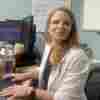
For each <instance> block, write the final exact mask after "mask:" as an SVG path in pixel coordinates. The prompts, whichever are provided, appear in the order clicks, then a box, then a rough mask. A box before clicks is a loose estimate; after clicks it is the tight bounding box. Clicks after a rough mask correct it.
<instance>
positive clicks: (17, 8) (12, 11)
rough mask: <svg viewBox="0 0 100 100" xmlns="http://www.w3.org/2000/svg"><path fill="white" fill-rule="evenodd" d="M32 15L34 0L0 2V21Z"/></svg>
mask: <svg viewBox="0 0 100 100" xmlns="http://www.w3.org/2000/svg"><path fill="white" fill-rule="evenodd" d="M31 13H32V0H0V20H3V19H5V18H21V17H23V16H26V15H29V14H31Z"/></svg>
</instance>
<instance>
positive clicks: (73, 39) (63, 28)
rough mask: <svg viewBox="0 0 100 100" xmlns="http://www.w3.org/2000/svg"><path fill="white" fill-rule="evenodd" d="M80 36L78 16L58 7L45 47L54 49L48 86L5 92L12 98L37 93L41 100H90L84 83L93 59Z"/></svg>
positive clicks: (14, 89)
mask: <svg viewBox="0 0 100 100" xmlns="http://www.w3.org/2000/svg"><path fill="white" fill-rule="evenodd" d="M78 35H79V34H78V33H77V30H76V23H75V19H74V15H73V14H72V12H71V11H70V10H68V9H66V8H55V9H53V10H52V11H50V12H49V14H48V23H47V33H46V40H47V41H46V46H45V47H49V50H50V52H49V55H48V62H49V64H50V75H49V79H48V87H47V89H46V90H45V89H41V88H34V87H31V86H28V85H26V86H25V85H24V86H15V87H14V88H13V89H10V91H9V93H8V94H5V95H11V97H10V99H11V98H13V99H14V98H15V97H20V96H35V97H37V98H39V100H86V97H85V93H84V86H85V82H86V79H87V76H88V72H89V60H88V58H87V56H86V55H85V54H84V52H83V50H81V49H80V46H79V45H80V43H79V36H78ZM45 53H46V51H44V55H45ZM43 59H44V58H43ZM40 72H41V71H40ZM37 73H38V71H37ZM35 75H36V76H38V74H36V73H35ZM36 76H35V78H36Z"/></svg>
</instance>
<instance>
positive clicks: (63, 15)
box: [50, 11, 71, 20]
mask: <svg viewBox="0 0 100 100" xmlns="http://www.w3.org/2000/svg"><path fill="white" fill-rule="evenodd" d="M59 18H60V19H62V20H63V19H64V20H71V18H70V16H69V14H68V13H66V12H64V11H56V12H55V13H54V14H53V15H52V16H51V19H50V20H53V19H59Z"/></svg>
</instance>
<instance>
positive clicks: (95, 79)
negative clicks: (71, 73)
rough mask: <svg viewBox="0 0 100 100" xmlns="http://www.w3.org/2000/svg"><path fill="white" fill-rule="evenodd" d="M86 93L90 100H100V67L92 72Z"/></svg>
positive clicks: (96, 67)
mask: <svg viewBox="0 0 100 100" xmlns="http://www.w3.org/2000/svg"><path fill="white" fill-rule="evenodd" d="M85 92H86V96H87V98H88V100H100V66H97V65H96V66H95V68H93V69H92V70H91V71H90V73H89V76H88V80H87V83H86V87H85Z"/></svg>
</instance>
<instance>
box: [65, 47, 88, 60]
mask: <svg viewBox="0 0 100 100" xmlns="http://www.w3.org/2000/svg"><path fill="white" fill-rule="evenodd" d="M66 56H67V57H68V56H69V57H70V58H75V59H77V58H85V59H88V57H87V55H86V54H85V52H84V50H83V49H81V48H70V49H69V51H68V52H67V53H66Z"/></svg>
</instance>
